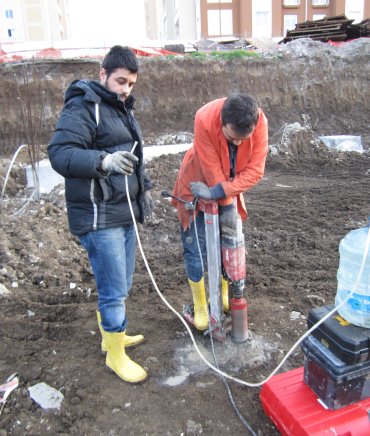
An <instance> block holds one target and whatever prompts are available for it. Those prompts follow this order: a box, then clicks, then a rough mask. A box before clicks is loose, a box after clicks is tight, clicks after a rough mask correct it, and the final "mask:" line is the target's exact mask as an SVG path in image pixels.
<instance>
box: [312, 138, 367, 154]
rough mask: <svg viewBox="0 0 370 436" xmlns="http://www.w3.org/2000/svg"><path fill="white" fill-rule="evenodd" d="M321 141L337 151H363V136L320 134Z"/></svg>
mask: <svg viewBox="0 0 370 436" xmlns="http://www.w3.org/2000/svg"><path fill="white" fill-rule="evenodd" d="M319 138H320V139H321V141H322V142H323V143H324V144H325V145H326V146H327V147H328V148H331V149H334V150H337V151H357V152H358V153H363V152H364V150H363V148H362V143H361V136H352V135H333V136H320V137H319Z"/></svg>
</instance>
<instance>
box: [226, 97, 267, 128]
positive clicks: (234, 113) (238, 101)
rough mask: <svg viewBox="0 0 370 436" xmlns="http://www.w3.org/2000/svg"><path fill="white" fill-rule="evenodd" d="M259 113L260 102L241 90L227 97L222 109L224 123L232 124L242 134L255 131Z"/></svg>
mask: <svg viewBox="0 0 370 436" xmlns="http://www.w3.org/2000/svg"><path fill="white" fill-rule="evenodd" d="M258 115H259V113H258V104H257V102H256V100H255V99H254V97H252V96H251V95H248V94H243V93H241V92H236V93H233V94H231V95H230V96H229V97H227V99H226V100H225V102H224V104H223V106H222V109H221V121H222V125H223V126H226V124H231V126H232V128H233V130H234V131H235V132H236V133H237V134H239V135H241V136H244V135H247V134H249V133H251V132H252V131H253V129H254V128H255V127H256V124H257V121H258Z"/></svg>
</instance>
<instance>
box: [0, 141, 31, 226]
mask: <svg viewBox="0 0 370 436" xmlns="http://www.w3.org/2000/svg"><path fill="white" fill-rule="evenodd" d="M24 147H28V145H27V144H22V145H20V146H19V147H18V148H17V150H16V151H15V153H14V155H13V158H12V160H11V161H10V163H9V166H8V170H7V172H6V176H5V179H4V186H3V189H2V191H1V206H3V201H4V195H5V188H6V185H7V184H8V179H9V176H10V172H11V170H12V168H13V165H14V162H15V160H16V158H17V156H18V154H19V152H20V151H21V150H22V148H24ZM32 172H33V175H34V171H32ZM35 186H36V183H35ZM35 194H36V190H35V189H34V190H33V191H32V193H31V195H30V196H29V198H28V199H27V201H26V203H25V204H24V205H23V206H22V207H21V208H20V209H19V210H17V211H16V212H14V213H13V214H11V215H9V217H10V218H12V217H14V216H17V215H18V214H20V213H21V212H22V211H23V210H24V209H25V208H26V207H27V205H28V204H29V203H30V202H31V201H32V199H33V197H34V195H35Z"/></svg>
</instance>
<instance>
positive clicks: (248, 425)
mask: <svg viewBox="0 0 370 436" xmlns="http://www.w3.org/2000/svg"><path fill="white" fill-rule="evenodd" d="M197 201H198V200H197V199H195V200H194V210H193V223H194V230H195V239H196V240H197V248H198V252H199V258H200V264H201V267H202V272H203V276H204V272H205V270H204V262H203V255H202V250H201V248H200V243H199V237H198V227H197V224H196V214H195V209H196V205H197ZM207 317H208V330H209V337H210V340H211V348H212V355H213V360H214V362H215V365H216V367H217V369H218V370H220V367H219V365H218V362H217V359H216V353H215V347H214V343H213V336H212V326H211V322H210V319H209V313H207ZM219 376H220V378H221V380H222V382H223V383H224V385H225V388H226V390H227V395H228V397H229V401H230V403H231V406H232V408H233V409H234V412H235V413H236V415H237V416H238V418H239V419H240V421H241V422H242V424H243V425H244V427H245V428H246V429H247V430H248V431H249V433H250V434H251V435H252V436H256V433H255V431H254V430H253V429H252V427H251V426H250V424H249V423H248V421H247V420H246V419H245V418H244V416H243V415H242V414H241V412H240V410H239V408H238V406H237V405H236V403H235V400H234V397H233V394H232V392H231V389H230V386H229V384H228V383H227V381H226V379H225V377H224V376H223V375H222V374H219Z"/></svg>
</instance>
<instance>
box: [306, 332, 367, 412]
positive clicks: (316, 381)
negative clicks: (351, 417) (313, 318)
mask: <svg viewBox="0 0 370 436" xmlns="http://www.w3.org/2000/svg"><path fill="white" fill-rule="evenodd" d="M301 347H302V351H303V353H304V382H305V383H306V385H308V386H309V387H310V388H311V389H312V391H313V392H314V393H315V394H316V395H317V396H318V397H319V398H320V400H321V401H322V403H323V404H324V405H325V406H326V407H328V408H329V409H332V410H336V409H340V408H341V407H344V406H348V405H350V404H353V403H356V402H358V401H361V400H364V399H366V398H369V397H370V360H369V361H367V362H362V363H357V364H355V365H347V364H346V363H345V362H343V361H342V360H340V359H338V357H336V356H335V355H334V354H333V353H332V352H331V351H329V350H328V349H327V348H325V347H324V346H323V345H322V344H321V343H320V342H319V341H318V340H317V339H316V338H315V337H314V336H312V335H309V336H308V337H307V338H306V339H305V340H304V341H303V342H302V344H301Z"/></svg>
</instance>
